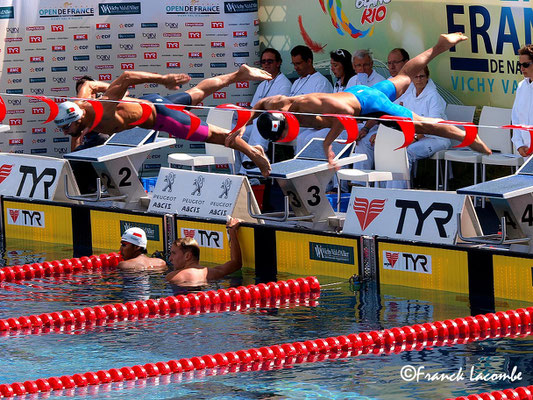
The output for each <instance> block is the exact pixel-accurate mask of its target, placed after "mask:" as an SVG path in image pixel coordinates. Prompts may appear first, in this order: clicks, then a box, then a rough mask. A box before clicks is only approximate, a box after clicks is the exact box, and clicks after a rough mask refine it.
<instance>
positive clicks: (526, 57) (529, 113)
mask: <svg viewBox="0 0 533 400" xmlns="http://www.w3.org/2000/svg"><path fill="white" fill-rule="evenodd" d="M518 55H519V61H518V64H519V66H520V71H521V72H522V75H524V80H523V81H522V82H520V83H519V84H518V89H517V90H516V97H515V100H514V104H513V111H512V121H513V125H533V44H528V45H526V46H524V47H522V48H521V49H520V50H518ZM512 140H513V144H514V145H515V147H516V150H517V151H518V153H519V154H520V155H521V156H522V157H526V156H527V152H528V150H529V146H530V143H531V138H530V134H529V132H528V131H525V130H521V129H514V130H513V139H512Z"/></svg>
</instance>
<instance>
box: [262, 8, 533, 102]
mask: <svg viewBox="0 0 533 400" xmlns="http://www.w3.org/2000/svg"><path fill="white" fill-rule="evenodd" d="M305 4H306V6H305V7H302V6H301V3H300V2H287V1H282V0H265V1H261V9H260V12H259V17H260V21H261V41H262V45H263V44H264V45H265V47H274V48H276V49H278V50H280V51H281V52H282V56H283V59H284V60H285V63H284V64H283V68H284V71H285V72H292V66H291V65H290V55H289V51H290V49H291V48H292V47H294V46H296V45H298V44H306V45H308V46H309V47H310V48H311V49H312V50H313V51H314V52H315V64H317V65H322V66H324V67H325V68H326V69H327V68H328V67H329V52H330V51H333V50H335V49H338V48H344V49H347V50H348V51H350V52H352V54H353V52H354V51H355V50H358V49H370V50H371V51H372V53H373V56H374V58H375V62H374V67H375V69H377V71H378V72H379V73H381V74H383V75H384V76H385V77H388V76H389V75H388V70H387V65H386V62H387V55H388V53H389V51H390V50H392V49H393V48H396V47H403V48H405V49H406V50H407V51H408V53H409V54H410V56H411V57H413V56H415V55H416V54H418V53H420V52H422V51H423V50H425V49H427V48H429V47H431V46H433V44H435V43H436V41H437V38H438V35H439V34H440V33H449V32H464V33H465V34H466V35H467V36H468V37H469V40H468V42H466V43H461V44H460V45H458V46H456V48H455V49H452V51H450V52H447V53H446V54H442V55H440V56H438V57H437V58H436V59H435V60H433V61H432V62H431V63H430V65H429V68H430V71H431V78H432V79H433V80H434V81H435V82H436V83H437V84H438V85H440V86H441V87H442V89H443V92H444V94H443V97H444V98H445V99H446V100H447V101H448V102H454V103H459V104H461V103H463V104H467V105H476V106H481V105H491V106H496V107H507V108H510V107H511V106H512V104H513V100H514V93H515V91H516V88H517V86H518V83H519V82H520V81H521V80H522V75H521V72H520V68H518V65H517V63H518V55H517V54H518V49H519V48H520V47H521V46H523V45H525V44H530V43H531V42H532V34H533V8H532V3H531V2H530V1H529V0H518V1H505V0H503V1H502V0H486V1H483V2H477V3H473V2H468V1H464V0H462V1H461V0H447V1H437V0H424V1H414V0H335V1H333V0H329V1H326V0H309V1H307V2H306V3H305ZM317 27H320V28H319V29H317ZM376 67H377V68H376Z"/></svg>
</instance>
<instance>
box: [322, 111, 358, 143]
mask: <svg viewBox="0 0 533 400" xmlns="http://www.w3.org/2000/svg"><path fill="white" fill-rule="evenodd" d="M324 117H335V118H337V119H338V120H339V122H340V123H341V124H342V126H344V129H346V134H347V136H348V138H347V139H346V142H344V144H348V143H352V142H353V141H355V140H357V137H358V136H359V127H358V126H357V119H356V118H355V117H352V116H351V115H344V114H324Z"/></svg>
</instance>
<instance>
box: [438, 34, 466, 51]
mask: <svg viewBox="0 0 533 400" xmlns="http://www.w3.org/2000/svg"><path fill="white" fill-rule="evenodd" d="M467 39H468V37H467V36H466V35H465V34H464V33H461V32H456V33H443V34H442V35H440V36H439V40H438V41H437V44H436V45H435V48H436V49H438V50H439V52H445V51H447V50H450V49H451V48H452V47H453V46H455V45H456V44H457V43H460V42H463V41H465V40H467Z"/></svg>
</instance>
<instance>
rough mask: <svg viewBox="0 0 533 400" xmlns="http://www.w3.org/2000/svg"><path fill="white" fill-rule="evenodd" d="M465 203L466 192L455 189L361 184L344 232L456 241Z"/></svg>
mask: <svg viewBox="0 0 533 400" xmlns="http://www.w3.org/2000/svg"><path fill="white" fill-rule="evenodd" d="M464 204H465V196H461V195H457V194H455V193H451V192H430V191H423V190H390V189H377V188H357V189H354V190H352V195H351V197H350V203H349V204H348V210H347V212H346V222H345V223H344V229H343V233H351V234H354V235H368V234H371V235H377V236H381V237H388V238H392V239H399V240H415V241H421V242H430V243H442V244H455V240H456V237H457V214H461V213H462V211H463V206H464ZM367 228H369V229H367Z"/></svg>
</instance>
